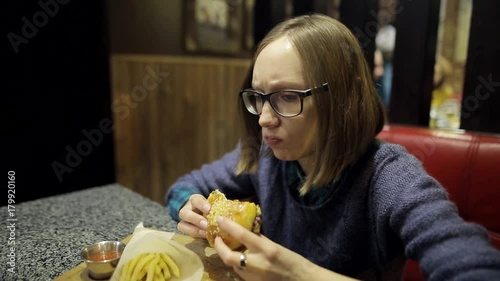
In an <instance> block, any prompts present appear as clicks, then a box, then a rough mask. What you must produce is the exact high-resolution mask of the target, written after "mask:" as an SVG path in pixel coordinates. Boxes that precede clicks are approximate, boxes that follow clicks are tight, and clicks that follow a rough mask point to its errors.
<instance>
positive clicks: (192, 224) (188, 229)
mask: <svg viewBox="0 0 500 281" xmlns="http://www.w3.org/2000/svg"><path fill="white" fill-rule="evenodd" d="M210 208H211V206H210V204H209V203H208V201H207V199H206V198H205V197H203V195H201V194H193V195H191V197H189V200H188V201H187V202H186V204H184V207H182V208H181V210H180V211H179V217H180V218H181V221H180V222H179V224H177V229H178V230H179V231H180V232H184V233H186V234H187V235H189V236H191V237H195V238H206V237H207V232H206V229H207V220H206V219H205V217H204V216H203V215H204V214H205V215H206V214H207V213H208V212H209V211H210Z"/></svg>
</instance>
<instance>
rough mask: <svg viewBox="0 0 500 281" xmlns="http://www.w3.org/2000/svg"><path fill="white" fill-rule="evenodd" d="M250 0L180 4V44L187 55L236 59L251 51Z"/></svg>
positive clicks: (188, 0)
mask: <svg viewBox="0 0 500 281" xmlns="http://www.w3.org/2000/svg"><path fill="white" fill-rule="evenodd" d="M253 2H254V0H185V1H183V5H184V7H183V9H184V12H183V16H184V19H183V27H184V32H183V42H184V49H185V51H186V52H188V53H199V54H213V55H230V56H240V55H244V54H246V53H247V52H248V50H249V49H251V48H252V47H253V41H252V40H251V38H252V31H251V30H252V29H251V26H252V23H251V17H252V15H251V13H252V11H253Z"/></svg>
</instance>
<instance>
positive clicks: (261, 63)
mask: <svg viewBox="0 0 500 281" xmlns="http://www.w3.org/2000/svg"><path fill="white" fill-rule="evenodd" d="M252 87H253V88H254V89H255V90H257V91H260V92H263V93H269V92H273V91H278V90H283V89H294V90H305V89H307V88H308V87H307V84H306V82H305V80H304V75H303V73H302V63H301V62H300V59H299V56H298V54H297V52H296V50H295V48H294V47H293V45H292V44H291V43H290V41H289V40H288V39H287V38H286V37H281V38H279V39H277V40H275V41H273V42H271V43H270V44H269V45H267V46H266V47H265V48H264V49H263V50H262V51H261V53H260V54H259V55H258V57H257V59H256V61H255V65H254V69H253V78H252ZM315 116H316V115H315V114H314V108H313V100H312V98H311V97H307V98H305V99H304V107H303V110H302V113H301V114H300V115H298V116H295V117H288V118H285V117H282V116H280V115H278V114H277V113H276V112H275V111H274V110H273V109H272V107H271V105H270V104H269V102H266V103H265V104H264V107H263V108H262V114H261V115H260V117H259V125H260V126H261V127H262V138H263V140H264V141H265V142H266V143H267V145H268V146H269V147H270V148H271V149H272V151H273V153H274V155H275V156H276V158H278V159H280V160H286V161H292V160H299V162H300V164H301V166H302V168H303V169H304V170H306V172H307V167H304V166H305V165H306V163H309V162H310V161H309V158H311V156H312V153H313V144H314V139H315V137H316V130H317V124H316V117H315ZM307 166H308V165H307Z"/></svg>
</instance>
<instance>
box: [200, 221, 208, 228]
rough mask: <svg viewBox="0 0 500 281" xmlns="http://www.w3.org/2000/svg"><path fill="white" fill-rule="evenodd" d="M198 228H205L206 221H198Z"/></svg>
mask: <svg viewBox="0 0 500 281" xmlns="http://www.w3.org/2000/svg"><path fill="white" fill-rule="evenodd" d="M200 226H201V227H203V228H207V221H206V220H201V221H200Z"/></svg>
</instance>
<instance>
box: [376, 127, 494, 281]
mask: <svg viewBox="0 0 500 281" xmlns="http://www.w3.org/2000/svg"><path fill="white" fill-rule="evenodd" d="M378 138H379V139H382V140H385V141H387V142H391V143H396V144H400V145H402V146H404V147H406V149H407V150H408V151H409V152H410V153H412V154H413V155H415V156H416V157H417V158H418V159H420V161H422V163H423V165H424V167H425V169H426V170H427V172H428V173H429V174H430V175H432V176H433V177H434V178H435V179H437V180H438V181H439V182H440V183H441V184H442V185H443V186H444V187H445V188H446V189H447V191H448V193H449V196H450V199H451V200H452V201H453V202H455V203H456V205H457V207H458V210H459V213H460V216H462V218H464V219H465V220H467V221H470V222H475V223H478V224H481V225H482V226H484V227H485V228H486V229H487V230H488V232H489V235H490V238H491V240H492V243H493V244H494V245H495V247H497V248H498V249H500V135H495V134H481V133H473V132H462V131H448V130H435V129H428V128H423V127H410V126H402V125H387V126H385V127H384V129H383V130H382V132H380V134H379V135H378ZM403 280H405V281H410V280H425V279H423V277H422V275H421V274H420V272H419V270H418V264H417V263H416V262H415V261H411V260H410V261H408V263H407V265H406V270H405V273H404V278H403Z"/></svg>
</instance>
